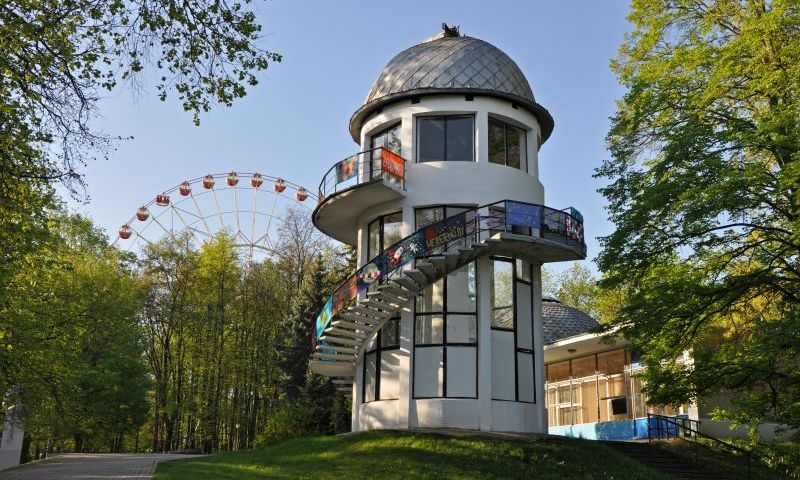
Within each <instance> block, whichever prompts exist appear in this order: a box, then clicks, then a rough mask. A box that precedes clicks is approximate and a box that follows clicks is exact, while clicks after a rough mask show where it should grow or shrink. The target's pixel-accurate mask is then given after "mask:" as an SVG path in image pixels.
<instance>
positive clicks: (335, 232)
mask: <svg viewBox="0 0 800 480" xmlns="http://www.w3.org/2000/svg"><path fill="white" fill-rule="evenodd" d="M405 174H406V161H405V159H404V158H403V157H401V156H400V155H397V154H396V153H394V152H392V151H390V150H387V149H385V148H383V147H381V148H374V149H372V150H366V151H363V152H359V153H357V154H355V155H351V156H350V157H347V158H346V159H344V160H342V161H340V162H337V163H336V164H335V165H334V166H333V167H331V168H330V170H328V172H327V173H326V174H325V176H324V177H323V178H322V182H320V185H319V196H318V200H319V203H318V205H317V208H315V209H314V214H313V216H312V220H313V221H314V226H316V227H317V228H318V229H319V230H320V231H321V232H323V233H324V234H326V235H328V236H329V237H331V238H334V239H336V240H338V241H340V242H343V243H347V244H350V245H355V244H356V242H357V241H358V218H359V217H361V214H362V213H364V211H365V210H366V209H367V208H369V207H372V206H373V205H377V204H380V203H383V202H386V201H389V200H394V199H397V198H401V197H404V196H405V194H406V193H405V190H406V183H405Z"/></svg>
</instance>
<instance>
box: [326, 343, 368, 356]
mask: <svg viewBox="0 0 800 480" xmlns="http://www.w3.org/2000/svg"><path fill="white" fill-rule="evenodd" d="M317 350H321V351H324V350H332V351H334V352H339V353H352V354H353V355H355V354H357V353H358V349H356V348H355V347H337V346H336V345H317Z"/></svg>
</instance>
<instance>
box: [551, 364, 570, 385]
mask: <svg viewBox="0 0 800 480" xmlns="http://www.w3.org/2000/svg"><path fill="white" fill-rule="evenodd" d="M563 380H569V360H566V361H564V362H558V363H551V364H550V365H548V366H547V381H548V382H561V381H563Z"/></svg>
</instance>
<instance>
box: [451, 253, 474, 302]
mask: <svg viewBox="0 0 800 480" xmlns="http://www.w3.org/2000/svg"><path fill="white" fill-rule="evenodd" d="M476 295H477V293H476V290H475V262H471V263H470V264H469V265H467V266H465V267H462V268H460V269H458V270H456V271H455V272H453V273H451V274H450V275H448V276H447V311H448V312H459V313H465V312H474V311H475V298H476Z"/></svg>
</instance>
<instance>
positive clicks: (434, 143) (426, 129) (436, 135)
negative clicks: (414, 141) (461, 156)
mask: <svg viewBox="0 0 800 480" xmlns="http://www.w3.org/2000/svg"><path fill="white" fill-rule="evenodd" d="M417 137H418V139H419V140H418V149H417V151H418V155H419V157H418V159H417V161H418V162H437V161H443V160H444V159H445V157H444V149H445V138H444V118H443V117H426V118H420V119H419V122H418V124H417Z"/></svg>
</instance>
